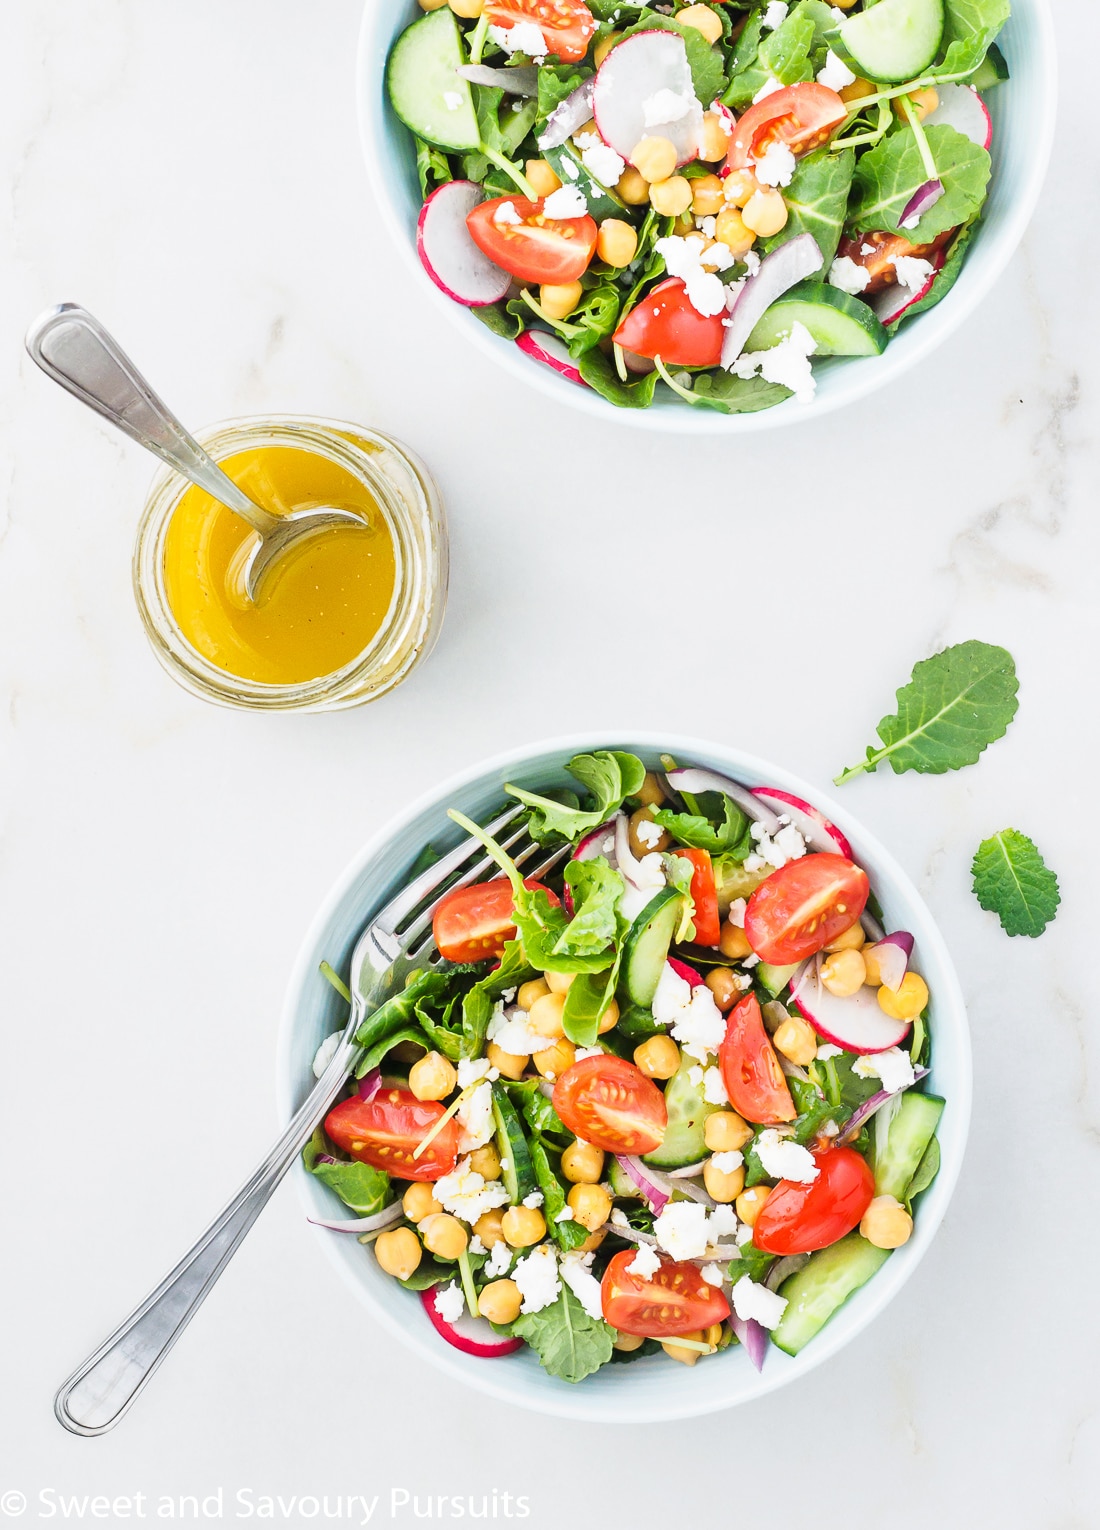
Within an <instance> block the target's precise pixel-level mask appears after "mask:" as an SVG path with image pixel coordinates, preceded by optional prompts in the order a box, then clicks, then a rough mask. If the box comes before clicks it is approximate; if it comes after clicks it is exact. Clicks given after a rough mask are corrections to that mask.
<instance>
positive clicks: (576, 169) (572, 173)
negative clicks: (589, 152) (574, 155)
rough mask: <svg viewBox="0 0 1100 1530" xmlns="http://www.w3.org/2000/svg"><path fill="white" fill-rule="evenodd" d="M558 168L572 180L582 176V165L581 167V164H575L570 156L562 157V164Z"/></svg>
mask: <svg viewBox="0 0 1100 1530" xmlns="http://www.w3.org/2000/svg"><path fill="white" fill-rule="evenodd" d="M558 169H559V170H560V171H561V173H562V175H564V176H565V178H566V179H567V180H570V181H579V180H580V178H581V167H580V165H578V164H575V163H574V162H573V160H571V159H569V158H568V157H563V158H562V161H561V164H560V165H559V166H558Z"/></svg>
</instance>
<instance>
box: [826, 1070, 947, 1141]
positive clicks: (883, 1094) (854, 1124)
mask: <svg viewBox="0 0 1100 1530" xmlns="http://www.w3.org/2000/svg"><path fill="white" fill-rule="evenodd" d="M927 1077H928V1069H927V1068H914V1069H913V1083H915V1084H919V1083H920V1081H921V1079H922V1078H927ZM901 1093H904V1091H901ZM901 1093H899V1092H898V1091H897V1090H895V1091H894V1093H893V1094H889V1093H888V1092H887V1091H886V1090H885V1089H880V1090H879V1092H878V1094H872V1095H871V1096H870V1097H869V1098H868V1099H866V1100H864V1102H863V1104H862V1105H861V1106H860V1107H859V1109H858V1110H857V1111H856V1113H855V1115H853V1116H851V1117H850V1118H849V1120H848V1122H847V1124H846V1125H845V1127H844V1130H843V1131H842V1132H841V1134H840V1136H839V1137H838V1138H837V1139H836V1146H837V1147H844V1146H845V1144H846V1143H849V1142H854V1141H855V1139H856V1138H857V1137H858V1136H859V1134H860V1132H861V1131H862V1130H863V1128H864V1127H865V1126H866V1125H867V1122H868V1121H869V1120H870V1119H871V1117H872V1116H874V1115H877V1113H878V1112H879V1111H880V1110H881V1109H882V1107H883V1106H884V1105H885V1104H886V1103H887V1101H888V1100H896V1099H900V1098H901Z"/></svg>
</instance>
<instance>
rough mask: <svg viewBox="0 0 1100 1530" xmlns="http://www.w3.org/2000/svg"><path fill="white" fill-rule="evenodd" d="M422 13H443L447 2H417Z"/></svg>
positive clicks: (437, 0) (422, 0)
mask: <svg viewBox="0 0 1100 1530" xmlns="http://www.w3.org/2000/svg"><path fill="white" fill-rule="evenodd" d="M417 3H418V4H419V6H420V9H421V10H422V11H441V10H442V9H443V7H444V6H445V5H446V4H447V0H417Z"/></svg>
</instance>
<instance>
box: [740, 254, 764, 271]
mask: <svg viewBox="0 0 1100 1530" xmlns="http://www.w3.org/2000/svg"><path fill="white" fill-rule="evenodd" d="M741 263H742V265H743V266H744V267H745V275H746V276H755V275H756V273H757V271H759V270H760V256H759V255H758V254H757V253H756V251H755V250H746V251H745V253H744V254H743V255H742V257H741Z"/></svg>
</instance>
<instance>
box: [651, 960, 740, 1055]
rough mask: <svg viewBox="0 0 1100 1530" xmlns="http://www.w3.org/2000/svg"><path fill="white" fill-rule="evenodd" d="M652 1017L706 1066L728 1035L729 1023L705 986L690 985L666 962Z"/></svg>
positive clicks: (687, 1051)
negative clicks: (669, 1029)
mask: <svg viewBox="0 0 1100 1530" xmlns="http://www.w3.org/2000/svg"><path fill="white" fill-rule="evenodd" d="M653 1018H654V1020H656V1022H657V1024H658V1025H669V1026H671V1027H672V1034H673V1036H674V1037H675V1038H676V1040H677V1041H678V1042H680V1044H681V1045H682V1047H683V1049H684V1051H685V1052H686V1053H687V1054H688V1055H689V1056H690V1057H694V1058H696V1059H697V1060H698V1061H699V1062H701V1063H705V1062H706V1060H707V1058H708V1057H709V1056H710V1055H711V1053H712V1052H717V1050H718V1048H719V1047H720V1046H721V1044H722V1042H723V1041H724V1040H725V1035H726V1021H725V1017H724V1016H723V1014H722V1012H721V1010H720V1009H719V1008H718V1006H717V1004H716V1003H715V1002H714V995H713V994H712V993H711V991H710V989H709V988H708V987H707V985H706V984H705V983H700V984H699V985H698V987H696V988H692V987H691V985H690V984H689V983H688V982H687V981H686V979H684V978H682V977H681V976H680V974H679V973H678V972H676V970H675V969H674V968H673V967H671V966H670V965H669V963H668V962H666V963H665V965H664V969H663V971H662V972H661V976H660V979H659V981H658V983H657V992H656V993H655V994H654V996H653Z"/></svg>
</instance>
